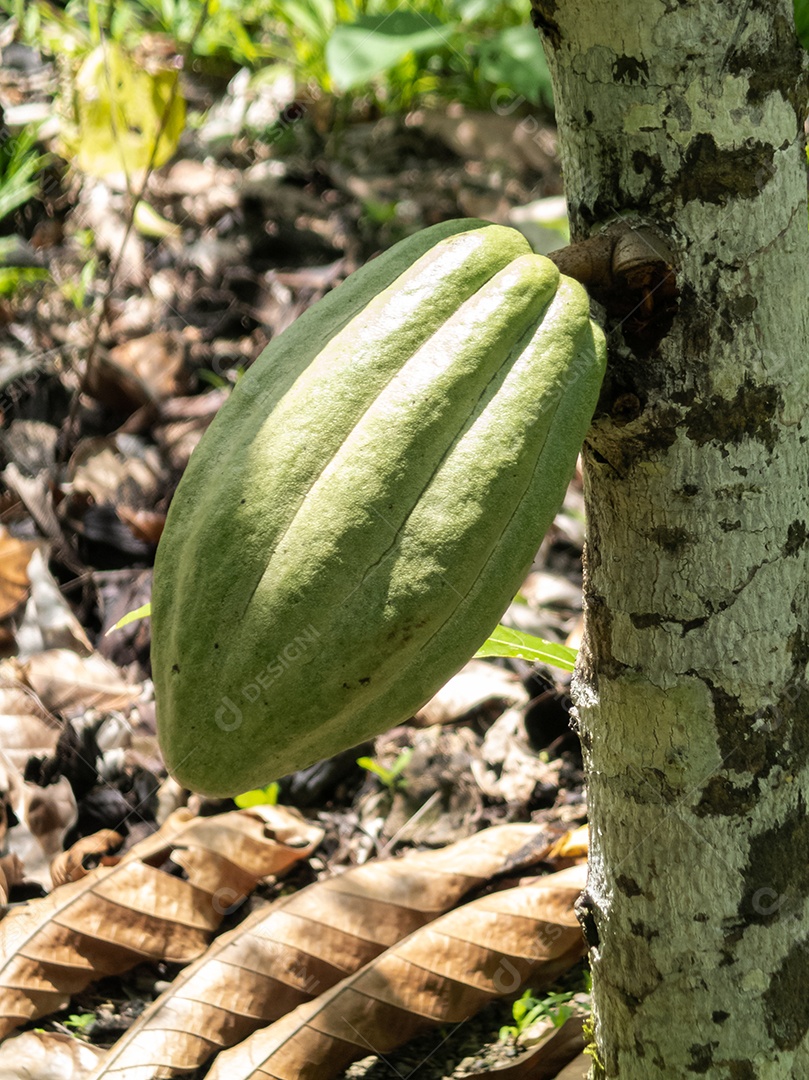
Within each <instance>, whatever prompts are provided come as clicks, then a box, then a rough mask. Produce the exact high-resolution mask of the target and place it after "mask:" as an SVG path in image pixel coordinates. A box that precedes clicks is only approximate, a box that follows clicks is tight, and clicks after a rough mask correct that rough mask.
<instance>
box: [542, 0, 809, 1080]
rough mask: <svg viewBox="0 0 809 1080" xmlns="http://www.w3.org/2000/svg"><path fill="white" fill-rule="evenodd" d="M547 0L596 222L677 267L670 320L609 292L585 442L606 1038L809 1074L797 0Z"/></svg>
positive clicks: (645, 1075)
mask: <svg viewBox="0 0 809 1080" xmlns="http://www.w3.org/2000/svg"><path fill="white" fill-rule="evenodd" d="M533 6H534V23H535V25H536V26H537V27H538V29H539V31H540V33H541V34H542V36H543V40H544V43H545V46H546V53H547V55H548V59H549V63H550V66H551V70H552V75H553V78H554V89H555V100H556V109H557V121H558V124H559V130H560V142H561V147H562V158H563V166H564V171H565V183H566V191H567V197H568V203H569V208H570V216H571V222H572V232H573V239H574V241H575V240H579V241H581V240H584V239H587V238H591V237H593V236H595V235H597V234H599V233H600V232H601V231H603V230H604V229H606V228H608V227H609V226H610V225H611V224H612V223H614V222H615V221H616V220H621V221H623V222H625V223H626V222H629V223H630V224H631V225H633V226H635V225H637V226H639V227H641V226H642V227H643V228H644V229H651V230H654V231H656V232H657V233H658V235H659V236H660V237H661V238H662V240H663V241H665V243H666V245H667V246H668V248H669V249H670V250H671V251H672V252H673V255H674V263H675V265H674V271H675V272H676V286H677V288H676V295H677V306H676V312H675V313H674V314H673V315H672V314H671V312H668V316H671V317H670V318H669V323H668V324H667V325H666V326H664V327H663V328H662V331H661V328H660V327H658V334H657V335H656V336H655V334H654V333H652V330H653V329H654V327H652V328H651V329H650V327H649V325H648V324H650V323H653V321H654V319H655V317H656V316H657V315H659V307H656V305H655V302H654V300H655V295H656V294H654V295H653V296H652V301H651V302H650V303H649V304H647V305H646V307H645V308H644V310H643V311H642V312H641V313H640V314H639V313H638V312H634V313H631V314H630V315H627V314H625V313H617V312H616V311H615V309H612V312H611V314H609V315H608V324H607V331H608V339H609V345H610V357H609V370H608V375H607V378H606V380H605V384H604V389H603V392H602V397H601V401H600V403H599V409H598V412H597V415H596V419H595V422H594V424H593V427H592V429H591V432H590V436H589V438H588V441H587V444H586V446H585V450H584V464H585V489H586V500H587V512H588V547H587V566H586V575H585V607H586V636H585V644H584V647H583V650H582V655H581V658H580V665H579V669H578V673H577V676H576V684H575V685H576V703H577V712H578V721H577V722H578V727H579V730H580V733H581V737H582V744H583V747H584V751H585V758H586V765H587V770H588V792H589V803H590V820H591V856H590V879H589V885H588V896H587V897H586V898H585V902H584V904H583V910H585V909H586V912H587V918H588V921H589V924H590V937H589V938H588V940H590V942H591V946H592V947H591V961H592V966H593V976H594V997H595V1003H596V1041H597V1047H598V1053H599V1056H600V1059H601V1061H602V1062H603V1065H604V1070H605V1071H604V1075H605V1076H606V1077H607V1078H608V1080H617V1078H620V1080H669V1078H671V1077H687V1076H691V1075H694V1076H699V1077H706V1078H708V1080H720V1078H721V1080H765V1078H766V1080H787V1078H788V1080H804V1078H805V1077H806V1076H809V1036H808V1035H807V1031H809V1013H808V1012H807V1009H806V1005H805V1002H806V1000H807V996H806V993H805V970H806V959H807V946H806V944H805V942H806V941H807V940H809V877H807V875H806V872H805V870H804V869H803V867H804V863H805V854H804V853H805V851H806V843H807V839H806V838H807V833H809V810H807V807H809V687H807V682H806V668H807V662H808V661H809V645H807V641H808V640H809V638H807V632H806V627H807V626H809V585H808V584H807V583H809V555H808V554H807V524H806V523H807V522H809V483H807V480H809V449H808V448H807V446H806V442H807V439H808V438H809V419H807V416H809V365H807V364H806V363H805V358H806V356H807V355H809V305H807V303H806V298H807V293H809V230H807V183H806V161H805V146H804V138H803V121H804V117H805V115H806V108H807V80H806V58H805V56H804V54H803V53H802V51H801V49H800V48H799V45H798V42H797V39H796V37H795V33H794V25H793V18H792V4H791V0H750V2H748V3H742V4H737V3H732V2H730V0H721V2H717V3H714V4H708V3H699V2H697V3H693V2H691V3H677V2H674V0H620V2H616V0H534V5H533ZM668 316H667V317H668ZM643 320H646V324H647V325H644V323H643Z"/></svg>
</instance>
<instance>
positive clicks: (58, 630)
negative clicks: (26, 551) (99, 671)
mask: <svg viewBox="0 0 809 1080" xmlns="http://www.w3.org/2000/svg"><path fill="white" fill-rule="evenodd" d="M28 574H29V576H30V578H31V595H30V596H29V598H28V603H27V604H26V605H25V615H24V616H23V620H22V622H21V624H20V626H19V627H18V628H17V635H16V636H17V656H18V657H19V659H21V660H26V659H27V658H28V657H29V656H33V655H34V654H35V653H39V652H43V651H44V650H45V649H72V650H73V652H77V653H81V654H82V656H89V654H90V653H91V652H92V651H93V647H92V645H91V644H90V642H89V640H88V638H87V635H86V634H85V632H84V629H83V627H82V625H81V623H80V622H79V620H78V619H77V618H76V616H75V615H74V614H73V611H72V609H71V607H70V605H69V604H68V602H67V601H66V600H65V598H64V596H63V595H62V593H61V591H60V589H59V586H58V584H57V583H56V580H55V578H54V577H53V574H51V572H50V570H49V569H48V563H47V560H46V559H45V558H44V556H43V554H42V552H41V551H35V552H34V554H33V555H32V556H31V561H30V563H29V564H28Z"/></svg>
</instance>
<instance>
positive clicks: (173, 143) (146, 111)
mask: <svg viewBox="0 0 809 1080" xmlns="http://www.w3.org/2000/svg"><path fill="white" fill-rule="evenodd" d="M177 78H178V75H177V72H176V71H158V72H156V73H155V74H152V73H151V72H149V71H147V70H146V69H145V68H142V67H139V66H138V65H137V64H136V63H135V62H134V61H133V60H132V58H131V57H130V56H129V55H128V54H127V53H126V52H125V51H124V50H123V49H122V48H120V47H119V46H118V45H114V44H112V43H110V42H106V43H105V44H103V45H99V46H98V47H97V48H95V49H93V51H92V52H91V53H90V55H89V56H88V57H87V58H86V59H85V60H84V62H83V63H82V65H81V67H80V68H79V71H78V73H77V75H76V79H75V84H74V85H75V102H76V129H75V131H72V132H66V133H65V137H64V141H65V149H66V152H67V154H68V156H72V157H74V158H75V161H76V164H77V165H78V167H79V168H80V169H81V170H82V172H85V173H89V174H90V175H91V176H98V177H105V176H108V175H110V174H111V173H121V172H123V173H127V174H129V173H132V172H134V171H138V170H141V169H145V168H146V167H147V165H149V163H150V162H151V163H152V164H153V165H154V167H155V168H159V167H160V166H161V165H164V164H165V163H166V162H167V161H168V160H169V158H171V157H172V156H173V154H174V152H175V150H176V149H177V145H178V143H179V141H180V136H181V135H182V132H183V128H184V127H185V101H184V99H183V96H182V94H181V93H180V90H179V87H177V86H175V84H176V82H177ZM166 113H167V115H166V120H165V123H163V116H164V114H166ZM158 136H159V139H158ZM155 144H156V145H155Z"/></svg>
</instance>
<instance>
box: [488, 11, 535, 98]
mask: <svg viewBox="0 0 809 1080" xmlns="http://www.w3.org/2000/svg"><path fill="white" fill-rule="evenodd" d="M479 57H480V60H479V70H480V74H481V76H482V77H483V78H484V79H486V80H487V81H488V82H491V83H494V84H495V85H496V86H507V87H508V88H509V89H510V90H512V91H513V92H514V95H515V97H522V98H525V100H526V101H530V102H532V103H533V104H534V105H539V104H540V103H541V102H542V101H546V102H548V103H550V102H551V101H552V100H553V98H552V87H551V76H550V72H549V71H548V64H547V61H546V60H545V52H544V50H543V48H542V43H541V42H540V40H539V35H538V34H537V32H536V30H534V29H533V27H531V26H510V27H508V29H506V30H501V32H500V33H499V34H495V36H494V37H492V38H490V39H489V40H488V41H484V42H483V43H482V44H481V46H480V51H479Z"/></svg>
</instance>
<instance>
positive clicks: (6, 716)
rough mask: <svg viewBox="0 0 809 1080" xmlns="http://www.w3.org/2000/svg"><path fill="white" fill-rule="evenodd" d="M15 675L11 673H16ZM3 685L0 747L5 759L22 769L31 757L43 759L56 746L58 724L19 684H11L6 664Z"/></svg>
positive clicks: (1, 688)
mask: <svg viewBox="0 0 809 1080" xmlns="http://www.w3.org/2000/svg"><path fill="white" fill-rule="evenodd" d="M16 673H17V672H14V674H16ZM4 676H9V678H8V679H7V680H6V681H5V685H0V746H2V748H3V754H4V756H5V758H6V760H7V761H8V762H9V763H10V764H11V765H14V766H16V767H17V768H18V769H20V770H22V769H24V768H25V765H26V762H27V761H28V759H29V757H31V756H32V755H35V754H36V755H38V756H40V757H47V756H48V754H50V753H52V752H53V750H54V749H55V747H56V743H57V740H58V738H59V731H60V730H61V725H60V724H57V722H56V721H55V720H53V718H52V717H51V716H50V715H49V714H48V712H47V711H46V710H45V709H43V708H42V706H41V704H40V703H39V702H38V701H37V699H36V697H35V695H34V694H33V693H32V692H31V690H29V688H28V687H27V686H24V685H23V684H22V683H17V685H14V684H13V683H12V682H11V677H13V673H12V669H11V667H10V666H9V665H6V667H5V670H4Z"/></svg>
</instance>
